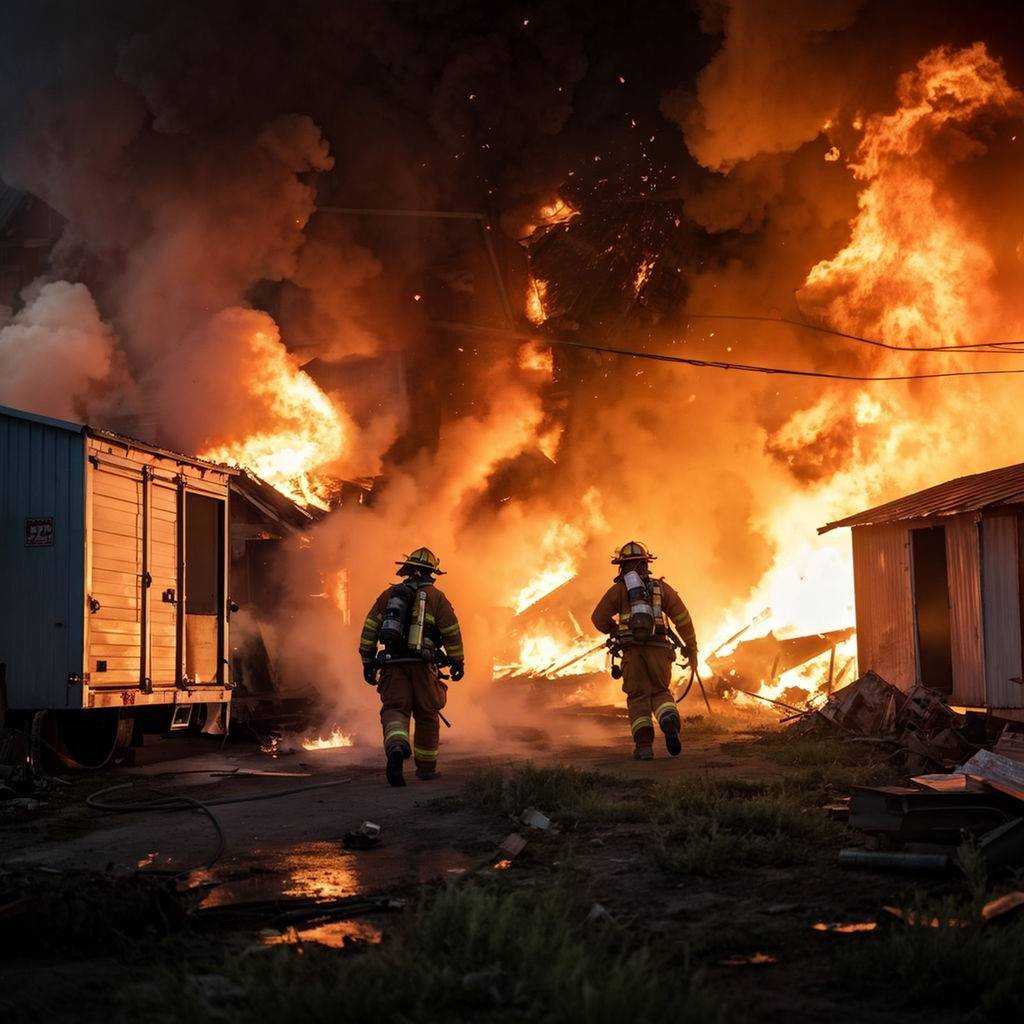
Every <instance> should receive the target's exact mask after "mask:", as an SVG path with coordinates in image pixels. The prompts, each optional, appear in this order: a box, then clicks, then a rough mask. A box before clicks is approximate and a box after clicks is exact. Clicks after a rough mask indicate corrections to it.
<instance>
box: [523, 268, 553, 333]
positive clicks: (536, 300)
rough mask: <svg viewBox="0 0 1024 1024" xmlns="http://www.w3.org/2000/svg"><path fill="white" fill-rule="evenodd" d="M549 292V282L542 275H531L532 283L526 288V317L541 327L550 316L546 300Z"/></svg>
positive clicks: (535, 325)
mask: <svg viewBox="0 0 1024 1024" xmlns="http://www.w3.org/2000/svg"><path fill="white" fill-rule="evenodd" d="M547 294H548V283H547V281H545V280H544V279H543V278H542V277H534V276H533V275H532V274H531V275H530V283H529V285H528V286H527V288H526V319H527V320H529V321H530V323H531V324H533V325H534V327H540V325H541V324H542V323H544V321H545V320H547V318H548V313H547V309H546V308H545V306H544V300H545V299H546V298H547Z"/></svg>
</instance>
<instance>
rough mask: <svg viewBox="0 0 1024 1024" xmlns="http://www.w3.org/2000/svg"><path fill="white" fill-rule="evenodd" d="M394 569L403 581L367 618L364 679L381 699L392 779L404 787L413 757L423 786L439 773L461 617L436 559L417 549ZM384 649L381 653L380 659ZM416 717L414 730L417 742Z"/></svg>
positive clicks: (461, 668)
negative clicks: (445, 671) (443, 671)
mask: <svg viewBox="0 0 1024 1024" xmlns="http://www.w3.org/2000/svg"><path fill="white" fill-rule="evenodd" d="M395 565H397V566H398V567H399V569H398V576H399V577H400V578H401V579H400V582H399V583H397V584H394V585H393V586H390V587H388V589H387V590H385V591H384V593H383V594H381V595H380V597H378V598H377V600H376V602H375V603H374V605H373V607H372V608H371V609H370V611H369V614H368V615H367V616H366V622H365V624H364V625H363V633H362V637H361V639H360V641H359V656H360V658H361V659H362V662H363V678H364V679H365V680H366V681H367V682H368V683H369V684H370V685H371V686H376V687H377V692H378V693H379V694H380V699H381V709H380V720H381V725H382V726H383V728H384V756H385V758H386V759H387V766H386V769H385V774H386V775H387V780H388V782H389V783H390V784H391V785H392V786H404V785H405V775H404V771H403V765H404V762H405V761H407V760H408V758H409V757H410V756H411V757H412V758H413V763H414V764H415V765H416V777H417V778H418V779H433V778H435V777H436V776H437V774H438V773H437V752H438V739H439V734H440V711H441V709H442V708H443V707H444V706H445V703H446V702H447V699H448V687H447V684H446V683H444V682H443V681H442V679H441V678H440V674H439V669H440V667H441V665H443V664H446V665H449V666H450V671H451V678H452V679H453V680H456V681H458V680H459V679H461V678H462V677H463V675H464V673H465V656H464V654H463V651H462V633H461V631H460V629H459V620H458V619H457V618H456V617H455V610H454V609H453V608H452V606H451V602H450V601H449V600H448V598H447V597H445V596H444V594H442V593H441V591H440V590H438V589H437V587H436V586H434V578H435V577H436V576H443V575H444V573H443V572H442V571H441V568H440V563H439V561H438V558H437V556H436V555H435V554H434V552H433V551H431V550H430V549H429V548H417V549H416V550H415V551H413V552H412V554H410V555H409V556H408V557H407V558H403V559H402V560H401V561H400V562H396V563H395ZM378 645H381V646H383V650H382V651H380V652H379V653H378ZM442 647H443V648H444V655H443V656H442V654H441V648H442ZM378 673H379V678H378ZM410 715H411V716H412V718H413V720H414V721H415V723H416V734H415V738H414V740H413V741H412V742H411V743H410V738H409V717H410Z"/></svg>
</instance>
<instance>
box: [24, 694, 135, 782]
mask: <svg viewBox="0 0 1024 1024" xmlns="http://www.w3.org/2000/svg"><path fill="white" fill-rule="evenodd" d="M44 713H45V712H44ZM44 713H41V714H44ZM45 714H46V722H45V725H43V726H42V727H41V729H40V743H41V746H42V748H43V750H42V754H43V756H45V757H46V760H47V761H48V762H50V763H56V764H57V765H58V766H59V767H61V768H65V769H70V770H72V771H99V770H100V769H101V768H106V766H107V765H109V764H110V763H111V762H113V761H115V760H116V759H117V758H118V757H119V755H120V754H121V753H122V752H123V751H125V750H127V749H128V747H129V746H131V741H132V730H133V728H134V724H135V720H134V719H133V718H132V717H131V716H129V715H127V714H125V713H124V711H123V710H122V709H121V708H96V709H92V710H88V711H51V712H48V713H45ZM39 717H40V715H37V716H36V718H35V719H33V751H34V750H35V729H36V719H38V718H39ZM40 763H42V762H40Z"/></svg>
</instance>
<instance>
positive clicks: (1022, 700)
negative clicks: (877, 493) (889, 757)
mask: <svg viewBox="0 0 1024 1024" xmlns="http://www.w3.org/2000/svg"><path fill="white" fill-rule="evenodd" d="M845 526H848V527H851V529H852V531H853V573H854V596H855V601H856V609H857V658H858V663H859V665H860V666H861V668H862V669H865V670H866V669H874V671H876V672H877V673H878V674H879V675H881V676H882V677H883V678H885V679H887V680H889V682H891V683H893V684H894V685H895V686H899V687H900V688H902V689H909V688H910V687H911V686H913V685H914V684H915V683H918V682H920V683H923V684H924V685H926V686H930V687H932V688H933V689H935V690H938V691H939V692H941V693H945V694H947V695H948V697H949V699H950V700H951V701H952V702H953V703H954V704H958V705H963V706H966V707H985V708H988V709H989V710H991V711H994V712H997V713H998V714H1000V715H1002V716H1004V717H1007V718H1017V719H1024V683H1022V681H1021V680H1022V676H1024V653H1022V652H1024V631H1022V624H1024V614H1022V600H1024V587H1022V581H1024V544H1022V536H1024V464H1022V465H1015V466H1006V467H1005V468H1003V469H995V470H991V471H989V472H987V473H976V474H974V475H973V476H966V477H960V478H958V479H956V480H950V481H948V482H946V483H943V484H939V485H938V486H936V487H930V488H928V489H927V490H924V491H919V492H917V493H915V494H911V495H907V496H906V497H903V498H899V499H897V500H896V501H891V502H889V503H888V504H885V505H880V506H878V507H877V508H873V509H868V510H867V511H865V512H860V513H858V514H857V515H853V516H849V517H847V518H846V519H841V520H838V521H837V522H834V523H829V524H828V525H826V526H823V527H822V528H821V529H820V531H819V532H820V533H825V532H827V531H829V530H834V529H838V528H839V527H845Z"/></svg>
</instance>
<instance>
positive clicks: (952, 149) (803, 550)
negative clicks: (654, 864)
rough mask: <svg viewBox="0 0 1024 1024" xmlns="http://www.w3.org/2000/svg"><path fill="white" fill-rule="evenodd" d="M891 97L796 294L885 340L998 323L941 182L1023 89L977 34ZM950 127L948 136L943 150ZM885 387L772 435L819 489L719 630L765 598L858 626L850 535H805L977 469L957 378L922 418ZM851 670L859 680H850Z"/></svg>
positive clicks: (839, 396) (803, 495) (820, 405)
mask: <svg viewBox="0 0 1024 1024" xmlns="http://www.w3.org/2000/svg"><path fill="white" fill-rule="evenodd" d="M897 92H898V98H899V107H898V108H897V109H896V110H895V112H893V113H891V114H877V115H874V116H872V117H869V118H867V119H865V120H864V121H863V122H862V124H861V125H860V126H861V127H862V128H863V136H862V138H861V142H860V144H859V146H858V148H857V151H856V154H855V157H854V159H853V161H852V162H851V163H850V165H849V166H850V169H851V171H852V173H853V175H854V177H855V178H856V179H858V180H860V181H863V182H864V183H865V185H864V188H863V189H862V191H861V193H860V195H859V198H858V213H857V216H856V217H855V219H854V220H853V222H852V223H851V233H850V240H849V242H848V243H847V244H846V245H845V246H844V247H843V249H842V250H841V251H840V252H838V253H837V254H836V255H835V256H833V257H832V258H831V259H827V260H823V261H821V262H819V263H818V264H816V265H815V266H813V267H812V268H811V269H810V271H809V272H808V274H807V279H806V281H805V284H804V287H803V288H802V290H801V291H800V293H799V300H800V303H801V306H802V307H803V308H805V309H806V310H808V311H811V310H813V311H815V312H817V313H818V314H819V315H820V316H822V318H823V319H824V320H825V321H826V322H827V323H828V324H830V325H831V326H833V327H836V328H839V329H841V330H845V331H849V332H851V333H857V334H862V335H870V336H875V337H880V338H881V339H883V340H885V341H889V342H891V343H897V342H900V343H910V344H913V343H918V344H921V345H924V344H937V343H945V344H954V343H960V344H962V343H965V342H967V341H974V340H977V339H979V337H983V336H984V335H985V334H986V332H987V331H988V330H989V329H990V328H991V326H992V324H993V322H994V319H995V314H996V312H997V310H998V305H997V300H996V296H995V293H994V290H993V283H992V279H993V275H994V268H995V264H994V260H993V257H992V255H991V254H990V252H989V250H988V248H987V246H986V244H985V241H984V239H983V237H982V236H981V235H980V232H979V230H978V229H977V227H976V226H974V225H973V224H972V222H971V219H970V218H969V217H968V216H967V215H966V214H965V212H964V211H963V210H961V209H960V208H959V207H958V205H957V203H956V201H955V200H954V199H953V198H952V192H951V190H950V189H949V188H948V187H946V184H945V178H946V176H947V175H948V171H949V169H950V165H951V164H952V163H955V162H958V161H962V160H965V159H968V158H970V157H971V156H975V155H978V154H979V153H980V152H983V147H981V145H980V143H977V142H975V141H973V140H972V138H971V136H970V135H969V134H968V129H969V127H970V125H971V123H972V122H973V121H974V120H975V119H976V118H978V117H979V116H980V115H986V116H994V115H1003V116H1005V115H1007V114H1010V113H1013V112H1016V111H1020V110H1021V108H1022V96H1021V93H1020V92H1019V91H1018V90H1016V89H1015V88H1013V87H1012V86H1011V85H1010V84H1009V83H1008V82H1007V80H1006V77H1005V74H1004V71H1003V68H1002V66H1001V64H1000V63H999V62H998V61H996V60H994V59H993V58H992V57H991V56H990V55H989V54H988V52H987V50H986V48H985V46H984V45H983V44H981V43H976V44H975V45H973V46H970V47H967V48H965V49H960V50H952V49H950V48H948V47H940V48H938V49H936V50H934V51H932V52H931V53H929V54H927V55H926V56H925V57H924V58H923V59H922V60H921V61H920V62H919V63H918V65H917V67H916V68H915V69H914V70H913V71H911V72H909V73H907V74H905V75H903V76H902V77H901V78H900V80H899V83H898V89H897ZM953 132H955V133H956V144H955V145H950V144H949V142H948V137H949V136H950V134H951V133H953ZM942 142H945V143H946V144H945V145H941V144H940V143H942ZM910 358H912V357H910ZM925 358H927V359H928V360H929V361H928V362H927V363H923V362H921V361H922V360H923V359H925ZM969 358H970V357H965V356H963V355H962V354H958V353H954V354H951V355H941V356H939V355H934V354H933V355H931V356H928V357H918V360H919V365H921V367H922V369H927V370H939V369H957V368H960V367H963V366H965V365H974V364H968V363H967V359H969ZM907 360H908V357H907V356H905V355H903V356H901V355H898V354H887V355H885V356H881V357H877V358H876V359H875V360H874V367H875V372H885V371H886V370H889V371H891V372H897V373H899V372H903V373H905V372H908V371H907V368H908V366H913V365H914V364H913V363H912V362H909V363H908V361H907ZM985 365H986V366H991V365H994V364H992V363H986V364H985ZM884 388H885V390H884V391H883V390H878V388H877V386H875V387H872V386H871V385H867V386H864V387H862V388H860V389H859V390H858V391H856V392H855V393H853V394H852V395H851V394H849V393H845V394H843V393H837V392H835V391H830V392H828V393H826V394H825V395H823V397H821V398H820V399H819V400H818V401H817V402H815V404H813V405H812V406H810V407H809V408H807V409H805V410H803V411H802V412H800V413H798V414H797V415H795V416H793V417H791V418H790V419H789V421H788V422H787V423H785V424H784V425H783V426H782V427H781V428H780V429H779V430H777V431H776V432H775V434H774V435H773V436H772V438H771V439H770V442H769V444H770V445H771V446H772V448H773V450H775V451H776V452H777V453H779V454H783V455H786V456H788V457H789V458H790V459H791V460H792V463H793V465H794V467H795V471H796V472H797V474H798V475H800V473H801V472H803V473H806V474H809V475H811V476H814V474H815V473H816V472H817V471H818V470H819V468H822V469H825V470H826V471H824V472H822V473H821V481H820V483H819V485H818V486H811V487H809V488H807V489H801V490H799V491H796V492H794V493H793V494H792V496H791V498H790V499H789V500H788V501H782V502H780V503H779V504H778V505H777V506H776V507H775V508H774V509H773V510H772V512H771V514H770V515H769V516H768V517H766V519H765V521H764V522H763V523H761V524H760V525H761V526H762V528H763V529H764V531H765V532H766V533H767V534H768V536H769V537H770V538H771V539H772V540H773V541H774V542H775V545H776V549H777V552H778V553H777V557H776V560H775V564H774V565H773V567H772V568H771V570H770V571H769V572H768V574H767V575H766V576H765V577H764V579H763V580H762V581H761V583H760V584H759V585H758V587H757V588H756V589H755V591H754V593H753V594H752V595H751V599H750V601H749V603H748V604H747V605H746V607H745V608H743V609H741V610H740V611H739V613H738V614H737V615H735V616H729V617H727V619H726V620H725V621H723V622H722V623H721V626H720V628H719V629H718V630H717V638H718V639H721V638H722V637H725V636H728V635H729V634H730V633H731V632H733V631H734V630H735V628H738V626H739V625H741V624H742V623H743V620H744V619H745V618H749V617H752V614H753V613H754V612H755V611H756V609H757V608H759V607H763V606H764V605H766V604H767V605H770V606H771V607H772V608H773V609H774V615H773V624H775V625H776V626H782V627H784V632H785V633H787V634H789V635H796V634H805V633H811V632H817V631H820V630H826V629H836V628H840V627H843V626H846V625H849V624H852V620H853V608H852V598H853V579H852V566H851V564H850V558H849V538H848V537H847V536H845V535H844V534H843V533H842V532H837V533H835V534H830V535H828V536H826V537H824V538H822V539H821V540H820V541H816V540H815V539H814V528H815V527H816V526H818V525H820V524H822V523H824V522H826V521H827V520H828V519H830V518H835V517H836V516H837V515H839V514H842V513H847V512H850V511H853V510H856V509H858V508H863V507H866V506H869V505H871V504H873V503H877V502H880V501H884V500H887V499H888V498H891V497H895V496H896V495H898V494H901V493H906V492H908V491H912V490H914V489H916V488H918V487H921V486H925V485H927V484H929V483H934V482H937V481H940V480H943V479H945V478H948V477H949V476H953V475H957V473H959V472H971V471H974V470H976V469H979V468H982V466H980V465H976V464H974V463H975V462H976V461H977V460H981V461H984V459H985V458H986V453H985V452H984V451H978V450H974V451H971V450H969V449H968V448H965V446H958V445H957V442H956V440H955V439H956V438H957V437H958V435H959V434H960V429H959V424H960V423H961V422H962V420H963V417H964V416H965V415H970V407H971V403H972V402H973V401H976V396H975V395H973V394H971V393H968V392H967V389H966V386H965V387H963V388H960V387H958V388H957V389H956V390H953V389H946V390H943V391H936V392H934V393H929V398H930V399H931V401H930V402H929V405H928V407H927V414H926V416H925V414H924V413H923V411H922V409H921V406H920V405H919V404H918V401H919V399H918V395H917V393H915V392H914V390H913V389H912V387H911V386H909V385H906V386H905V385H893V384H888V385H884ZM837 431H843V432H845V433H846V434H847V436H848V437H849V438H850V439H851V440H850V443H849V448H848V451H847V454H846V457H845V459H843V461H842V462H841V465H840V468H838V470H837V471H834V472H831V473H829V472H827V467H820V466H819V465H818V464H817V463H814V458H813V457H812V456H809V454H808V453H813V452H815V451H819V450H820V451H827V450H829V448H830V446H835V444H836V441H837V440H838V441H839V442H840V444H842V440H841V439H839V438H837V437H836V432H837ZM972 460H973V461H972ZM801 466H802V467H803V468H802V469H801V468H800V467H801ZM777 632H781V631H779V630H777ZM853 654H854V644H853V642H852V641H850V642H848V643H846V644H843V645H841V646H840V648H839V649H838V651H837V660H836V663H833V668H834V669H835V670H836V671H838V669H837V668H836V665H837V664H838V666H840V667H845V666H846V664H847V662H849V660H850V658H851V657H852V656H853ZM829 664H830V658H829V656H828V655H825V656H823V657H822V658H819V659H816V660H815V661H814V662H813V663H811V665H809V666H805V667H804V668H803V669H798V670H793V671H792V672H790V673H788V674H787V675H786V676H783V677H780V678H779V679H776V680H771V679H769V678H767V677H766V678H765V679H764V680H763V683H764V685H763V686H762V688H761V689H760V690H759V691H758V692H759V693H761V694H762V695H767V696H771V697H778V696H779V695H780V694H782V693H784V692H785V691H786V690H787V689H788V688H790V687H793V686H794V685H795V686H799V687H801V688H803V689H805V690H807V691H813V690H814V689H816V688H817V686H820V685H821V684H822V683H823V682H824V681H825V679H826V678H827V673H828V667H829ZM851 678H852V673H850V674H849V675H847V676H846V681H849V680H850V679H851Z"/></svg>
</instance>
